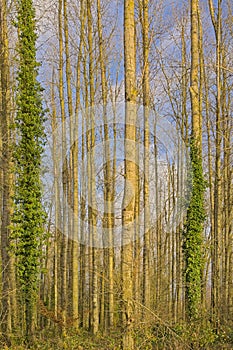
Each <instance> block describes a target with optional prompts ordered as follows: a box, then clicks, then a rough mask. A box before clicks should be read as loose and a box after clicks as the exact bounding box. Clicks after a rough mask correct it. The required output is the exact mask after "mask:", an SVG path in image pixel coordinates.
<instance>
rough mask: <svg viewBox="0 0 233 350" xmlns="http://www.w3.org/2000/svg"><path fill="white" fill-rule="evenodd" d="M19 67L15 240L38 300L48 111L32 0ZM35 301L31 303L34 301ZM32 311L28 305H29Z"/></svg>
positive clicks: (27, 4) (28, 295)
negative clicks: (42, 164) (37, 57)
mask: <svg viewBox="0 0 233 350" xmlns="http://www.w3.org/2000/svg"><path fill="white" fill-rule="evenodd" d="M17 26H18V32H19V48H18V55H19V69H18V74H17V82H18V85H17V99H16V103H17V114H16V119H15V125H14V127H15V130H16V135H17V141H16V145H15V149H14V152H13V158H14V166H15V174H16V178H15V191H14V198H13V199H14V213H13V219H12V222H13V227H12V235H11V242H12V248H13V251H14V253H15V255H16V257H17V259H16V267H17V275H18V281H19V284H20V287H21V290H22V291H23V300H24V302H25V303H26V308H27V305H32V304H33V299H34V298H35V294H36V290H37V279H38V272H39V262H40V255H41V253H40V251H41V249H40V247H41V241H42V237H43V234H44V228H43V226H44V222H45V212H44V210H43V206H42V191H41V182H40V167H41V155H42V151H43V144H44V137H45V135H44V128H43V123H44V112H43V107H42V98H41V92H42V89H41V87H40V84H39V82H38V81H37V75H38V63H37V61H36V38H37V35H36V31H35V10H34V8H33V4H32V1H31V0H21V1H18V24H17ZM30 307H32V306H30ZM26 313H27V310H26Z"/></svg>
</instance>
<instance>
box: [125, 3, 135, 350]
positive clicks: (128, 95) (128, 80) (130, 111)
mask: <svg viewBox="0 0 233 350" xmlns="http://www.w3.org/2000/svg"><path fill="white" fill-rule="evenodd" d="M134 38H135V20H134V0H125V1H124V63H125V169H124V171H125V188H124V197H123V203H122V224H123V229H122V252H121V270H122V302H123V303H122V304H123V305H122V322H123V337H122V346H123V349H124V350H126V349H127V350H130V349H133V347H134V340H133V336H132V331H133V321H134V320H133V276H132V272H133V266H132V265H133V239H134V229H135V227H134V217H135V196H136V191H137V177H136V174H137V167H136V153H135V145H134V143H135V138H136V127H135V125H136V81H135V72H136V67H135V40H134ZM134 159H135V161H134Z"/></svg>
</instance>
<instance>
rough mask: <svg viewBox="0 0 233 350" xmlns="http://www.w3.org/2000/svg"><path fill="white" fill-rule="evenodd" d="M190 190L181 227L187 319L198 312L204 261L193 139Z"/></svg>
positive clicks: (199, 179)
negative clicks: (182, 232)
mask: <svg viewBox="0 0 233 350" xmlns="http://www.w3.org/2000/svg"><path fill="white" fill-rule="evenodd" d="M190 157H191V178H190V181H192V183H191V186H192V193H191V198H190V203H189V207H188V211H187V221H186V225H185V230H184V257H185V262H186V265H185V282H186V300H187V311H188V317H189V319H195V318H197V317H198V315H199V306H200V302H201V284H202V280H201V279H202V271H203V266H204V261H203V224H204V220H205V208H204V192H205V188H206V183H205V181H204V177H203V170H202V159H201V156H200V154H199V151H198V148H197V147H196V146H195V144H194V142H193V141H192V142H191V145H190Z"/></svg>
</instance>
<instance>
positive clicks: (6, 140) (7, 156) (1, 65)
mask: <svg viewBox="0 0 233 350" xmlns="http://www.w3.org/2000/svg"><path fill="white" fill-rule="evenodd" d="M7 31H8V29H7V3H6V1H5V0H1V2H0V52H1V54H0V75H1V84H0V87H1V94H0V96H1V111H0V117H1V141H2V163H1V167H2V181H3V182H2V183H1V186H2V204H3V207H2V208H1V210H2V218H1V219H2V223H1V259H2V260H1V265H2V270H1V275H2V281H1V282H2V285H1V297H2V299H1V300H2V310H1V315H2V316H1V317H2V322H1V328H2V332H3V334H4V337H5V338H6V340H8V341H9V338H10V333H11V328H12V323H11V316H12V315H11V313H10V310H11V308H10V304H11V293H12V291H11V286H12V284H11V279H12V277H13V276H12V272H13V271H12V266H11V260H10V256H9V234H10V229H9V225H10V222H11V207H12V203H11V185H12V175H11V173H10V164H11V152H10V113H11V112H10V111H11V100H10V70H9V69H10V66H9V51H8V50H9V49H8V33H7Z"/></svg>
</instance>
